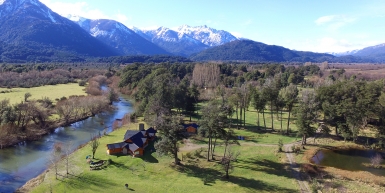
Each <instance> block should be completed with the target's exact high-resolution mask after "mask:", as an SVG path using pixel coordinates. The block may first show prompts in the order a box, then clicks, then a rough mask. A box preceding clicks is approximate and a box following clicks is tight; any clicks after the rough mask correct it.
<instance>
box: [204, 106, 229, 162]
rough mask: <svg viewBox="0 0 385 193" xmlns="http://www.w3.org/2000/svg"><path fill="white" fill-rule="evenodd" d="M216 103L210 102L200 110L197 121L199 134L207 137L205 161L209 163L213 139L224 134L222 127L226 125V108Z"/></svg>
mask: <svg viewBox="0 0 385 193" xmlns="http://www.w3.org/2000/svg"><path fill="white" fill-rule="evenodd" d="M222 107H223V106H222V105H221V104H220V103H218V102H217V101H210V102H209V104H207V105H206V106H205V107H204V108H203V110H202V119H201V120H200V121H199V125H200V129H199V132H200V134H202V135H204V136H206V137H208V151H207V161H210V154H211V158H214V157H213V156H214V155H213V146H214V143H213V138H215V139H216V137H218V136H219V135H222V134H223V133H224V127H225V126H226V125H228V119H227V115H228V112H229V111H227V110H226V108H222Z"/></svg>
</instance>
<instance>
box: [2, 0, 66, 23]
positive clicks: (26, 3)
mask: <svg viewBox="0 0 385 193" xmlns="http://www.w3.org/2000/svg"><path fill="white" fill-rule="evenodd" d="M31 6H32V7H33V9H34V11H35V12H36V13H38V14H40V15H43V16H44V17H45V18H46V19H49V20H51V21H52V22H54V23H56V22H57V21H58V20H61V19H62V18H61V17H60V16H58V15H57V14H56V13H54V12H53V11H52V10H51V9H49V8H48V7H47V6H45V5H44V4H42V3H41V2H40V1H39V0H0V17H4V16H7V15H9V14H11V13H14V12H15V11H17V10H23V9H25V8H26V7H31Z"/></svg>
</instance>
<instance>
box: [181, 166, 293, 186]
mask: <svg viewBox="0 0 385 193" xmlns="http://www.w3.org/2000/svg"><path fill="white" fill-rule="evenodd" d="M175 169H176V170H177V171H179V172H181V173H184V174H186V175H187V176H191V177H196V178H200V179H201V180H202V182H203V184H204V185H207V186H211V185H212V184H215V182H216V181H217V180H221V181H227V182H229V183H233V184H237V185H239V186H241V187H244V188H247V189H250V190H251V191H253V192H256V191H267V192H297V190H294V189H288V188H282V187H278V186H276V185H274V184H268V183H266V182H262V181H259V180H256V179H251V178H245V177H240V176H231V175H230V178H229V179H226V178H224V172H220V171H218V170H216V169H213V168H201V167H199V166H197V165H181V166H176V167H175Z"/></svg>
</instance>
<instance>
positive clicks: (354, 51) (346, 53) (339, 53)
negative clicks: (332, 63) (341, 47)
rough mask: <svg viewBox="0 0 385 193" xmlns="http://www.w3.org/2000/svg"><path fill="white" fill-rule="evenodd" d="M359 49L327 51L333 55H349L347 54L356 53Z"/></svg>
mask: <svg viewBox="0 0 385 193" xmlns="http://www.w3.org/2000/svg"><path fill="white" fill-rule="evenodd" d="M358 51H359V50H350V51H346V52H327V54H331V55H333V56H347V55H354V54H355V53H357V52H358Z"/></svg>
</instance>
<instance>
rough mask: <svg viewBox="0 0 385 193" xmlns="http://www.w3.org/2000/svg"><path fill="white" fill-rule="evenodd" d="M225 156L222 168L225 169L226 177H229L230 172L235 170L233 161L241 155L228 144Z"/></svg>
mask: <svg viewBox="0 0 385 193" xmlns="http://www.w3.org/2000/svg"><path fill="white" fill-rule="evenodd" d="M225 152H226V153H225V156H223V158H222V160H221V164H222V168H223V170H224V171H225V174H226V179H229V173H231V172H232V171H233V170H234V165H233V163H234V162H235V161H236V160H237V158H238V156H239V155H240V152H239V151H233V150H232V149H231V146H228V145H226V147H225Z"/></svg>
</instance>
